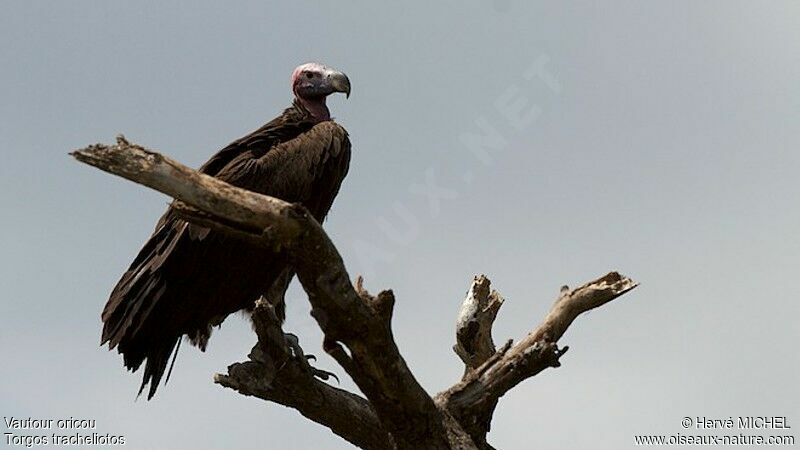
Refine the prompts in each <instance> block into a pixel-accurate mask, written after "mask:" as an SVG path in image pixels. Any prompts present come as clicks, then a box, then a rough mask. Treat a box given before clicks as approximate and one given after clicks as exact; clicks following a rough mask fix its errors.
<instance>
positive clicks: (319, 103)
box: [294, 97, 331, 123]
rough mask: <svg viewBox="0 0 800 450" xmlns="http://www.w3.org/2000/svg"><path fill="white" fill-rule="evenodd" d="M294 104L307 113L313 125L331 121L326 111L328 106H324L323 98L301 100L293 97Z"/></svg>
mask: <svg viewBox="0 0 800 450" xmlns="http://www.w3.org/2000/svg"><path fill="white" fill-rule="evenodd" d="M294 104H295V105H296V106H298V107H299V108H300V109H301V110H303V111H305V112H306V113H308V115H309V116H311V119H312V121H313V122H314V123H320V122H325V121H326V120H331V112H330V111H328V106H327V105H326V104H325V97H319V98H303V97H295V99H294Z"/></svg>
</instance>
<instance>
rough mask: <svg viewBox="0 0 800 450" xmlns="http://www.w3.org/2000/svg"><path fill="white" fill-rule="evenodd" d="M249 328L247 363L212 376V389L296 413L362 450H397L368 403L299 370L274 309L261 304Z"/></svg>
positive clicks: (256, 309)
mask: <svg viewBox="0 0 800 450" xmlns="http://www.w3.org/2000/svg"><path fill="white" fill-rule="evenodd" d="M253 324H254V328H255V330H256V333H257V334H258V343H257V344H256V345H255V347H253V350H252V351H251V352H250V355H249V359H250V360H249V361H247V362H244V363H235V364H232V365H231V366H229V367H228V374H227V375H223V374H216V375H215V376H214V382H215V383H217V384H220V385H222V386H225V387H228V388H231V389H234V390H235V391H237V392H239V393H240V394H242V395H246V396H254V397H258V398H261V399H264V400H269V401H272V402H275V403H279V404H281V405H284V406H288V407H290V408H294V409H296V410H297V411H298V412H300V414H302V415H303V416H305V417H307V418H309V419H311V420H313V421H314V422H317V423H319V424H321V425H323V426H326V427H328V428H330V429H331V431H333V432H334V433H335V434H337V435H339V436H341V437H342V438H344V439H345V440H347V441H348V442H350V443H352V444H354V445H356V446H358V447H360V448H363V449H370V450H372V449H375V450H391V449H394V448H395V446H394V443H393V440H392V437H391V435H390V434H389V433H388V432H387V431H386V430H385V429H384V428H383V426H382V425H381V423H380V421H379V420H378V417H377V415H376V414H375V411H374V410H373V409H372V406H371V405H370V404H369V402H368V401H367V400H366V399H364V398H362V397H360V396H358V395H355V394H351V393H350V392H347V391H345V390H343V389H338V388H336V387H333V386H331V385H328V384H326V383H323V382H321V381H319V380H317V379H315V378H314V377H313V376H312V375H311V374H310V372H309V371H308V370H307V369H306V368H304V367H303V364H302V363H303V360H300V359H297V358H295V357H293V356H292V354H291V353H290V352H289V351H288V348H289V346H288V343H287V342H286V338H285V335H284V333H283V330H282V329H281V326H280V321H279V320H278V317H277V316H276V315H275V311H274V309H273V308H272V306H270V305H269V304H267V303H266V302H264V301H259V302H258V303H257V306H256V308H255V310H254V311H253Z"/></svg>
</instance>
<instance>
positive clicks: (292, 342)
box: [283, 333, 341, 383]
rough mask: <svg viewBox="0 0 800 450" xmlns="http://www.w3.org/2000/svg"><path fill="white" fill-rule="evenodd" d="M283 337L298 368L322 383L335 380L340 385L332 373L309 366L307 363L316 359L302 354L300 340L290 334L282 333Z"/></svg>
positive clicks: (337, 378)
mask: <svg viewBox="0 0 800 450" xmlns="http://www.w3.org/2000/svg"><path fill="white" fill-rule="evenodd" d="M283 335H284V337H285V338H286V345H287V346H288V347H289V352H290V353H291V354H292V359H294V360H295V361H297V363H298V364H299V365H300V367H301V368H302V369H303V370H304V371H306V372H307V373H308V374H309V375H311V376H313V377H315V378H319V379H320V380H323V381H328V380H330V379H331V378H334V379H336V383H341V382H340V381H339V377H337V376H336V374H335V373H333V372H328V371H327V370H322V369H317V368H316V367H314V366H312V365H311V364H309V361H316V360H317V357H316V356H314V355H311V354H308V355H307V354H306V353H305V352H303V348H302V347H300V339H298V338H297V336H295V335H294V334H292V333H284V334H283Z"/></svg>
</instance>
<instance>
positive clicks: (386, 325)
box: [72, 137, 636, 449]
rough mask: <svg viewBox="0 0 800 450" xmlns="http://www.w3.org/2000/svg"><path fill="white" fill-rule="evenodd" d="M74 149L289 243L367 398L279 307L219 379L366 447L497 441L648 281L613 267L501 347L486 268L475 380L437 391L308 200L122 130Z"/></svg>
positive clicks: (478, 307) (465, 335)
mask: <svg viewBox="0 0 800 450" xmlns="http://www.w3.org/2000/svg"><path fill="white" fill-rule="evenodd" d="M72 155H73V156H74V157H75V158H77V159H78V160H79V161H82V162H85V163H87V164H91V165H93V166H96V167H98V168H100V169H102V170H104V171H107V172H110V173H113V174H116V175H119V176H122V177H124V178H127V179H129V180H132V181H134V182H136V183H139V184H143V185H145V186H148V187H151V188H153V189H156V190H158V191H160V192H163V193H165V194H167V195H169V196H171V197H173V198H175V199H176V200H177V203H176V204H175V206H176V207H177V209H178V211H179V212H180V214H181V215H182V217H183V218H185V219H186V220H188V221H192V222H196V223H200V224H202V225H204V226H208V227H212V228H214V229H216V230H218V231H221V232H224V233H229V234H232V235H235V236H237V237H239V238H241V239H246V240H248V241H249V242H251V243H252V244H253V245H263V246H267V247H270V248H277V247H280V248H285V249H286V250H288V254H289V255H290V258H291V264H292V265H293V267H294V269H295V271H296V272H297V275H298V278H299V280H300V282H301V284H302V285H303V289H304V290H305V291H306V293H307V294H308V298H309V302H310V303H311V307H312V312H311V314H312V315H313V316H314V318H315V319H316V321H317V323H318V324H319V326H320V328H321V329H322V331H323V333H324V335H325V341H324V343H323V348H324V349H325V351H326V352H328V353H329V354H330V355H331V356H332V357H333V358H334V359H335V360H336V361H337V362H338V363H339V364H340V365H341V366H342V368H343V369H344V370H345V372H347V374H348V375H349V376H350V377H351V378H352V379H353V381H354V382H355V383H356V385H357V386H358V387H359V389H360V390H361V392H363V393H364V395H365V396H366V399H365V398H362V397H361V396H358V395H355V394H352V393H349V392H346V391H344V390H342V389H338V388H335V387H332V386H330V385H328V384H326V383H323V382H321V381H319V380H317V379H315V378H313V377H312V376H311V375H310V374H309V372H308V371H307V370H305V369H304V366H303V363H304V361H303V360H300V359H299V358H296V357H295V356H294V355H293V354H292V351H291V350H290V346H289V345H287V344H288V343H287V342H286V338H285V336H284V334H283V330H281V327H280V324H279V322H278V321H277V318H276V317H275V314H274V312H273V311H272V310H271V308H270V307H269V306H268V305H266V304H264V303H263V302H260V303H259V304H258V306H257V307H256V310H255V312H254V314H253V320H254V324H255V329H256V332H257V335H258V343H257V344H256V346H255V347H254V348H253V351H252V352H251V353H250V355H249V361H247V362H243V363H236V364H233V365H231V366H230V367H229V368H228V373H227V375H221V374H218V375H216V377H215V382H217V383H219V384H221V385H223V386H225V387H228V388H231V389H234V390H236V391H238V392H239V393H241V394H244V395H250V396H256V397H259V398H262V399H265V400H269V401H272V402H276V403H280V404H282V405H285V406H288V407H291V408H294V409H296V410H298V411H299V412H300V413H301V414H303V415H304V416H306V417H308V418H309V419H311V420H313V421H315V422H317V423H319V424H321V425H324V426H326V427H328V428H330V429H331V430H332V431H333V432H334V433H336V434H337V435H339V436H341V437H342V438H344V439H346V440H347V441H349V442H351V443H352V444H354V445H356V446H358V447H361V448H364V449H395V448H396V449H417V448H426V449H488V448H491V446H490V445H489V444H488V443H487V442H486V434H487V432H488V431H489V427H490V424H491V418H492V414H493V412H494V409H495V408H496V406H497V402H498V399H499V398H500V397H501V396H503V395H504V394H505V393H506V392H508V391H509V390H510V389H512V388H513V387H514V386H516V385H517V384H518V383H520V382H522V381H523V380H525V379H526V378H529V377H532V376H533V375H535V374H537V373H539V372H541V371H542V370H544V369H546V368H547V367H557V366H558V365H559V358H560V357H561V355H563V354H564V352H565V351H566V348H564V349H559V348H558V346H557V345H556V342H557V341H558V339H559V338H560V337H561V336H562V335H563V334H564V331H566V329H567V327H569V325H570V324H571V323H572V321H573V320H574V319H575V318H576V317H577V316H578V315H579V314H581V313H583V312H585V311H588V310H589V309H592V308H596V307H598V306H601V305H603V304H605V303H607V302H609V301H611V300H613V299H614V298H616V297H618V296H620V295H622V294H624V293H626V292H628V291H630V290H631V289H633V288H634V287H636V283H635V282H633V281H632V280H630V279H629V278H627V277H624V276H622V275H619V274H617V273H616V272H612V273H609V274H608V275H606V276H604V277H601V278H599V279H597V280H595V281H592V282H590V283H587V284H585V285H583V286H581V287H579V288H577V289H574V290H568V289H564V290H562V293H561V296H560V297H559V298H558V300H557V301H556V303H555V304H554V305H553V308H552V309H551V311H550V313H549V314H548V315H547V317H546V318H545V320H544V322H543V323H542V324H541V325H540V326H539V327H538V328H536V329H535V330H534V331H532V332H531V333H530V334H529V335H528V336H527V337H525V338H524V339H522V340H521V341H520V342H519V343H518V344H516V345H514V346H512V345H511V342H510V341H509V342H508V343H507V344H506V345H504V346H503V347H502V348H501V349H500V350H496V348H495V346H494V343H493V340H492V337H491V328H492V324H493V322H494V320H495V318H496V315H497V311H498V310H499V308H500V306H501V305H502V302H503V300H502V298H501V297H500V295H499V294H497V293H496V292H494V291H490V283H489V280H488V279H487V278H486V277H484V276H480V277H476V279H475V281H474V283H473V285H472V287H471V288H470V291H469V295H468V296H467V299H466V300H465V302H464V305H463V307H462V310H461V314H460V315H459V318H458V322H457V331H456V345H455V347H454V349H455V351H456V353H457V354H458V356H459V357H460V358H461V360H462V361H463V362H464V364H465V373H464V376H463V378H462V379H461V380H460V381H459V382H458V383H456V384H455V385H454V386H452V387H451V388H450V389H448V390H446V391H444V392H442V393H440V394H438V395H436V396H434V397H431V396H430V395H429V394H428V393H427V392H426V391H425V390H424V389H423V388H422V386H421V385H420V384H419V383H418V382H417V380H416V379H415V378H414V375H413V373H412V372H411V370H410V369H409V367H408V365H407V364H406V363H405V360H404V359H403V357H402V355H401V354H400V351H399V349H398V348H397V345H396V344H395V341H394V337H393V335H392V327H391V318H392V311H393V308H394V304H395V298H394V295H393V294H392V292H391V291H383V292H380V293H379V294H377V295H375V296H372V295H370V294H369V293H368V292H367V291H366V290H364V288H363V287H362V280H361V279H360V278H359V279H358V281H357V283H356V285H355V286H354V285H353V284H352V283H351V281H350V276H349V275H348V274H347V271H346V269H345V267H344V262H343V261H342V259H341V256H340V255H339V253H338V251H337V250H336V247H335V246H334V245H333V243H332V242H331V241H330V239H329V238H328V236H327V235H326V234H325V232H324V231H323V230H322V227H321V226H320V225H319V224H318V223H317V222H316V221H315V220H314V218H313V217H311V215H310V214H309V213H308V212H307V211H306V210H305V208H303V207H302V206H300V205H293V204H289V203H286V202H284V201H281V200H279V199H275V198H271V197H267V196H264V195H260V194H256V193H253V192H248V191H245V190H242V189H238V188H236V187H233V186H230V185H228V184H226V183H224V182H222V181H219V180H217V179H214V178H212V177H209V176H207V175H204V174H200V173H198V172H197V171H194V170H192V169H189V168H187V167H185V166H183V165H181V164H180V163H178V162H176V161H174V160H172V159H170V158H167V157H165V156H162V155H160V154H158V153H155V152H152V151H149V150H146V149H144V148H143V147H140V146H138V145H134V144H131V143H129V142H127V141H126V140H125V139H124V138H122V137H119V138H118V140H117V144H116V145H113V146H106V145H102V144H97V145H93V146H90V147H87V148H85V149H82V150H77V151H75V152H73V153H72Z"/></svg>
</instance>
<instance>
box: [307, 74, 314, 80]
mask: <svg viewBox="0 0 800 450" xmlns="http://www.w3.org/2000/svg"><path fill="white" fill-rule="evenodd" d="M306 78H308V79H309V80H310V79H312V78H314V74H313V73H311V72H306Z"/></svg>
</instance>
